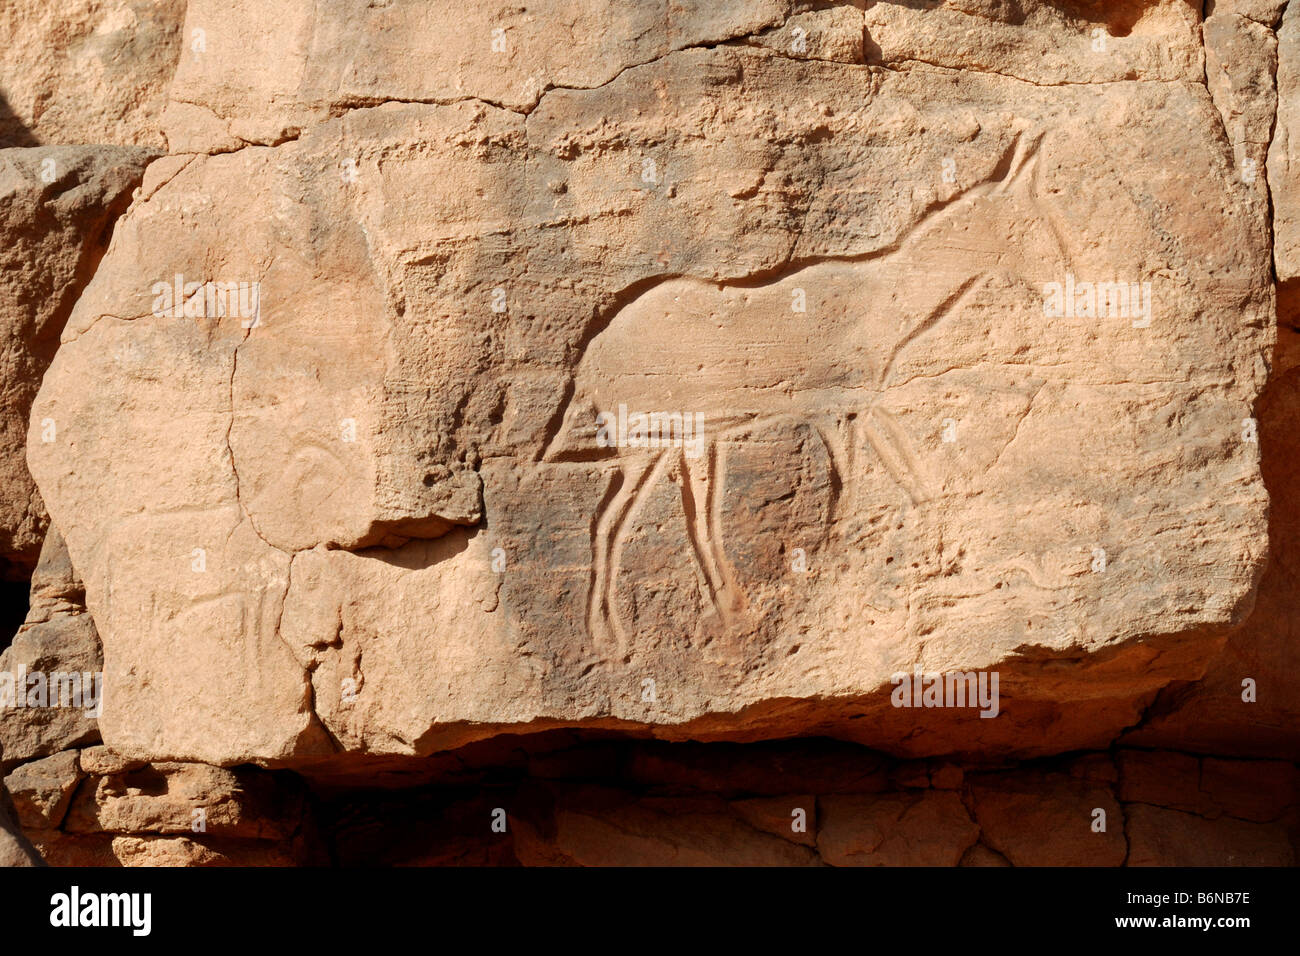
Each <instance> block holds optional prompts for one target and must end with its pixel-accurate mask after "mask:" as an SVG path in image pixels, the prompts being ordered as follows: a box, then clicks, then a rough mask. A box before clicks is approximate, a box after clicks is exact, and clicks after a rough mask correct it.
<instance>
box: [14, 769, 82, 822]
mask: <svg viewBox="0 0 1300 956" xmlns="http://www.w3.org/2000/svg"><path fill="white" fill-rule="evenodd" d="M83 776H84V774H83V773H82V772H81V768H80V767H79V766H78V764H77V754H76V751H72V750H65V751H64V752H62V753H58V754H55V755H54V756H53V757H46V758H45V759H43V760H34V761H32V762H31V763H25V764H23V765H22V766H20V767H19V768H18V769H17V770H15V771H14V772H13V773H11V774H9V776H7V777H5V779H4V785H5V787H6V788H8V790H9V794H10V796H12V797H13V802H14V808H15V809H16V810H17V812H18V822H19V823H20V824H21V825H22V827H23V828H24V829H37V830H40V829H50V828H53V827H57V826H58V825H59V824H60V823H61V822H62V821H63V815H64V814H65V813H66V812H67V810H68V803H69V802H70V801H71V799H72V792H73V791H74V790H76V788H77V784H78V783H80V782H81V779H82V777H83Z"/></svg>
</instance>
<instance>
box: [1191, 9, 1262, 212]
mask: <svg viewBox="0 0 1300 956" xmlns="http://www.w3.org/2000/svg"><path fill="white" fill-rule="evenodd" d="M1203 36H1204V39H1205V76H1206V80H1207V83H1208V86H1209V89H1210V95H1211V96H1212V97H1214V105H1215V106H1216V107H1217V108H1218V110H1219V113H1220V114H1221V115H1222V116H1223V124H1224V127H1225V129H1226V131H1227V134H1228V140H1229V142H1231V143H1232V145H1233V148H1234V150H1235V155H1236V161H1237V167H1238V168H1239V169H1240V170H1241V176H1242V181H1243V183H1244V184H1245V185H1247V186H1250V187H1253V188H1254V189H1256V190H1258V191H1260V192H1263V190H1264V187H1265V177H1264V175H1263V173H1264V169H1265V166H1266V164H1267V161H1268V147H1269V142H1270V140H1271V137H1272V135H1273V119H1274V117H1275V116H1276V114H1277V91H1276V86H1275V83H1276V81H1275V76H1276V74H1277V71H1278V62H1277V37H1276V36H1275V35H1274V33H1273V31H1272V30H1270V29H1269V28H1268V27H1266V26H1263V25H1262V24H1260V23H1257V22H1255V21H1254V20H1251V19H1248V18H1247V17H1244V16H1240V15H1237V14H1217V13H1216V14H1215V15H1214V16H1211V17H1209V18H1208V19H1207V20H1206V21H1205V25H1204V27H1203Z"/></svg>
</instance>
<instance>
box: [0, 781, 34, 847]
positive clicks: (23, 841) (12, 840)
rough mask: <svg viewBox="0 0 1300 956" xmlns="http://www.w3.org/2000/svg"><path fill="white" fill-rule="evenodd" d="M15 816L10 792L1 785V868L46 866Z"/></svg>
mask: <svg viewBox="0 0 1300 956" xmlns="http://www.w3.org/2000/svg"><path fill="white" fill-rule="evenodd" d="M15 816H16V814H15V813H14V811H13V806H12V803H11V802H10V800H9V792H8V791H7V790H5V788H4V785H3V784H0V867H9V866H42V865H44V861H43V860H42V859H41V855H40V853H39V852H38V851H37V850H36V848H35V847H33V846H32V844H31V843H30V841H28V839H27V837H26V836H24V835H23V831H22V830H21V829H20V828H19V826H18V823H17V821H16V820H15Z"/></svg>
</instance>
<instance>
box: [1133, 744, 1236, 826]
mask: <svg viewBox="0 0 1300 956" xmlns="http://www.w3.org/2000/svg"><path fill="white" fill-rule="evenodd" d="M1119 767H1120V785H1119V790H1118V794H1119V798H1120V800H1122V801H1124V802H1125V803H1149V804H1152V805H1154V806H1158V807H1166V808H1168V809H1171V810H1183V811H1185V812H1187V813H1195V814H1197V815H1198V816H1203V817H1216V816H1218V815H1219V812H1220V811H1219V807H1218V805H1217V804H1216V803H1215V801H1214V799H1213V798H1212V797H1211V796H1210V795H1209V794H1208V793H1205V792H1204V791H1203V790H1202V789H1201V761H1200V760H1199V759H1198V758H1197V757H1194V756H1192V755H1190V754H1181V753H1167V752H1166V753H1162V752H1154V753H1151V752H1147V751H1142V750H1122V751H1120V753H1119Z"/></svg>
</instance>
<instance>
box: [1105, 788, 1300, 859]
mask: <svg viewBox="0 0 1300 956" xmlns="http://www.w3.org/2000/svg"><path fill="white" fill-rule="evenodd" d="M1126 828H1127V834H1128V842H1129V854H1128V865H1129V866H1294V865H1295V851H1294V850H1293V849H1292V847H1291V846H1290V844H1289V843H1288V841H1287V833H1286V830H1285V829H1284V828H1283V827H1281V826H1278V825H1276V824H1258V823H1248V822H1246V821H1245V820H1237V819H1234V818H1232V817H1220V818H1219V819H1217V820H1206V819H1205V818H1203V817H1198V816H1195V815H1193V814H1190V813H1183V812H1182V811H1179V810H1166V809H1164V808H1162V807H1149V806H1146V805H1145V804H1140V803H1139V804H1134V805H1132V806H1130V807H1128V808H1127V821H1126Z"/></svg>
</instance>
